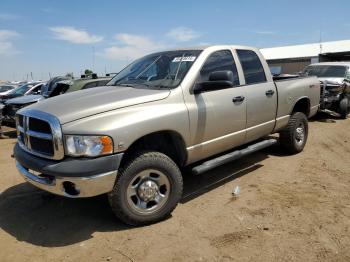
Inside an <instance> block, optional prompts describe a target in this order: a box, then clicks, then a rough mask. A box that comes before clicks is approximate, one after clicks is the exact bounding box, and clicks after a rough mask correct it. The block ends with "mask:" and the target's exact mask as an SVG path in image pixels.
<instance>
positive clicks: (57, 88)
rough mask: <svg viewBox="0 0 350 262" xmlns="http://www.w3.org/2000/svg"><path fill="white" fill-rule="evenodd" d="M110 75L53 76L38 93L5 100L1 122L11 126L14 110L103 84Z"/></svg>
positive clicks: (13, 119) (13, 120)
mask: <svg viewBox="0 0 350 262" xmlns="http://www.w3.org/2000/svg"><path fill="white" fill-rule="evenodd" d="M110 79H111V78H110V77H103V78H96V77H94V78H81V79H75V80H73V79H72V78H69V77H54V78H52V79H51V80H50V81H48V82H47V83H46V84H45V85H43V86H42V89H41V94H40V95H28V96H23V97H18V98H13V99H9V100H7V101H6V102H5V103H4V104H5V106H4V108H3V113H2V114H3V116H2V117H3V124H4V125H7V126H13V125H14V124H15V115H16V112H17V111H18V110H19V109H21V108H23V107H26V106H29V105H31V104H34V103H37V102H39V101H41V100H44V99H47V98H51V97H54V96H58V95H61V94H64V93H66V92H67V93H69V92H74V91H78V90H82V89H87V88H92V87H97V86H104V85H106V84H107V83H108V82H109V80H110Z"/></svg>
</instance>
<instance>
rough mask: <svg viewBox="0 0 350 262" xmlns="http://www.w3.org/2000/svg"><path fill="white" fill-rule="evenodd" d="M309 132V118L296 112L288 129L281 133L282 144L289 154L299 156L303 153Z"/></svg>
mask: <svg viewBox="0 0 350 262" xmlns="http://www.w3.org/2000/svg"><path fill="white" fill-rule="evenodd" d="M308 132H309V127H308V120H307V117H306V116H305V114H303V113H301V112H296V113H294V114H293V115H292V116H291V117H290V119H289V122H288V125H287V127H286V128H285V129H283V130H282V131H281V132H280V144H281V146H282V147H283V149H284V150H285V151H287V152H288V153H290V154H297V153H299V152H301V151H303V149H304V147H305V144H306V141H307V137H308Z"/></svg>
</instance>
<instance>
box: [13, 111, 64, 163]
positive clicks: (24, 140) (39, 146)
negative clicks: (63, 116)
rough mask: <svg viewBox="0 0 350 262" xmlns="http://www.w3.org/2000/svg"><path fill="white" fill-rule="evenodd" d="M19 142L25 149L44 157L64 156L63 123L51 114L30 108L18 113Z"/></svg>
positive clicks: (58, 157)
mask: <svg viewBox="0 0 350 262" xmlns="http://www.w3.org/2000/svg"><path fill="white" fill-rule="evenodd" d="M16 126H17V130H18V138H17V139H18V143H19V145H20V146H21V148H22V149H24V150H25V151H27V152H29V153H31V154H33V155H37V156H40V157H44V158H49V159H55V160H59V159H62V158H63V157H64V149H63V142H62V131H61V125H60V123H59V121H58V119H57V118H56V117H54V116H53V115H51V114H48V113H45V112H41V111H37V110H33V109H29V110H22V111H21V112H20V113H19V114H17V115H16Z"/></svg>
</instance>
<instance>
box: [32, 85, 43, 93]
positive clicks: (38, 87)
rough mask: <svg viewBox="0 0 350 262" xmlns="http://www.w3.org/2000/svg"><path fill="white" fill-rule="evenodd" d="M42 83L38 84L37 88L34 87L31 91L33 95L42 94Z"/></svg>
mask: <svg viewBox="0 0 350 262" xmlns="http://www.w3.org/2000/svg"><path fill="white" fill-rule="evenodd" d="M41 87H42V85H38V86H37V87H36V88H34V89H33V90H32V91H31V92H30V93H31V94H33V95H36V94H40V92H41Z"/></svg>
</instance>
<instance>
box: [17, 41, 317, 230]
mask: <svg viewBox="0 0 350 262" xmlns="http://www.w3.org/2000/svg"><path fill="white" fill-rule="evenodd" d="M319 98H320V83H319V81H318V79H317V78H316V77H297V78H295V77H293V78H289V77H287V78H282V77H280V78H279V80H278V81H274V80H273V77H272V75H271V73H270V71H269V67H268V65H267V63H266V61H265V60H264V58H263V56H262V55H261V54H260V52H259V50H258V49H256V48H250V47H244V46H227V45H225V46H210V47H206V48H204V47H199V48H191V49H178V50H171V51H164V52H159V53H154V54H150V55H147V56H145V57H143V58H140V59H138V60H136V61H135V62H133V63H131V64H130V65H129V66H127V67H126V68H125V69H123V70H122V71H121V72H120V73H119V74H118V75H116V76H115V77H114V78H113V79H112V80H111V81H110V82H109V83H108V84H107V86H105V87H99V88H92V89H87V90H82V91H79V92H73V93H70V94H65V95H63V96H57V97H54V98H51V99H47V100H45V101H41V102H40V103H37V104H34V105H31V106H29V107H27V108H24V109H22V110H20V111H18V113H17V117H16V121H17V130H18V134H19V136H18V142H17V144H16V146H15V148H14V156H15V158H16V166H17V168H18V170H19V172H20V174H22V176H23V177H24V178H25V179H26V180H27V181H28V182H30V183H32V184H33V185H35V186H37V187H39V188H41V189H43V190H46V191H49V192H52V193H54V194H58V195H62V196H66V197H91V196H95V195H99V194H104V193H108V195H109V201H110V205H111V207H112V210H113V211H114V213H115V215H116V216H117V217H118V218H120V219H121V220H122V221H124V222H125V223H128V224H132V225H143V224H148V223H152V222H156V221H159V220H161V219H164V218H165V217H167V216H168V215H169V214H170V213H171V212H172V211H173V209H174V208H175V207H176V205H177V203H178V202H179V200H180V199H181V197H182V189H183V177H182V174H181V171H180V170H182V168H184V167H190V168H191V169H192V172H194V173H195V174H201V173H203V172H206V171H208V170H210V169H212V168H215V167H217V166H219V165H222V164H225V163H227V162H229V161H232V160H236V159H238V158H239V157H242V156H245V155H247V154H249V153H252V152H255V151H257V150H260V149H262V148H265V147H267V146H270V145H272V144H275V143H277V139H275V138H271V137H270V138H267V136H269V135H270V134H271V133H277V132H278V133H280V139H279V140H280V144H281V146H282V147H283V148H284V149H285V150H286V152H289V153H291V154H295V153H299V152H301V151H302V150H303V148H304V146H305V143H306V141H307V137H308V117H311V116H313V115H314V114H316V112H317V111H318V108H319V100H320V99H319ZM244 145H245V146H244ZM238 146H240V149H236V150H235V151H231V152H229V153H228V151H229V150H232V149H234V148H237V147H238ZM38 174H40V175H38Z"/></svg>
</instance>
